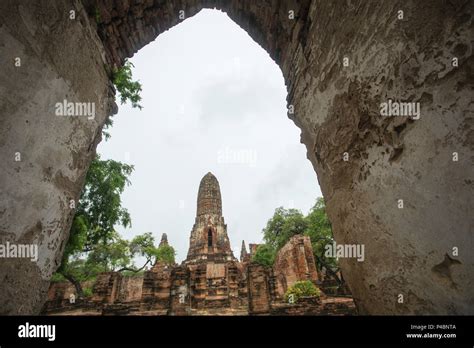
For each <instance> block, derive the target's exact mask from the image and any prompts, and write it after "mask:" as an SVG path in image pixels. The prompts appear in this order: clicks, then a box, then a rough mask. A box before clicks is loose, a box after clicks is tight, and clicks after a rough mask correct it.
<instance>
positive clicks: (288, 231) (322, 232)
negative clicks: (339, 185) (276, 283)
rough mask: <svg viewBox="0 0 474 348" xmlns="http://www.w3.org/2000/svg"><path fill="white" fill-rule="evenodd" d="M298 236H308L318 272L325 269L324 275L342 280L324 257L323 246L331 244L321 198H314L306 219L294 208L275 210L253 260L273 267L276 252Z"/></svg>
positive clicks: (335, 264)
mask: <svg viewBox="0 0 474 348" xmlns="http://www.w3.org/2000/svg"><path fill="white" fill-rule="evenodd" d="M298 234H300V235H307V236H309V237H310V239H311V244H312V247H313V252H314V256H315V259H316V266H317V268H318V270H320V271H321V270H322V269H323V268H324V269H326V271H327V272H328V274H329V275H330V276H332V277H333V278H335V279H336V280H337V281H338V282H339V284H341V283H342V280H341V279H339V277H338V275H337V271H338V270H339V266H338V262H337V260H336V259H335V258H330V257H326V256H325V251H326V250H325V247H326V245H327V244H332V243H333V241H334V239H333V233H332V227H331V223H330V221H329V219H328V216H327V214H326V206H325V204H324V199H323V198H322V197H319V198H317V200H316V203H315V205H314V206H313V207H312V208H311V210H310V212H309V213H308V215H307V216H304V215H303V214H302V213H301V212H300V211H299V210H297V209H285V208H283V207H279V208H277V209H275V213H274V214H273V216H272V217H271V219H270V220H268V222H267V225H266V227H265V228H264V229H263V239H264V242H265V244H263V245H261V246H260V247H259V249H260V248H262V249H261V251H260V253H259V251H258V249H257V252H256V255H255V256H254V258H253V260H255V261H257V260H258V262H259V263H262V264H270V262H271V264H273V260H274V257H275V255H276V253H277V252H278V251H279V250H280V249H281V248H282V247H283V246H284V245H285V244H286V243H287V242H288V241H289V240H290V238H291V237H293V236H294V235H298ZM257 255H258V256H257Z"/></svg>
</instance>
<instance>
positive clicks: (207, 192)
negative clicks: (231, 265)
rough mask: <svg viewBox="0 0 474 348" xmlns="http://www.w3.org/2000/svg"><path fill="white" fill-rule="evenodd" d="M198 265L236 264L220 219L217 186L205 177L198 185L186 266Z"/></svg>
mask: <svg viewBox="0 0 474 348" xmlns="http://www.w3.org/2000/svg"><path fill="white" fill-rule="evenodd" d="M199 261H214V262H226V261H237V259H236V258H235V257H234V255H233V253H232V250H231V248H230V243H229V237H228V236H227V225H226V224H225V223H224V217H223V216H222V199H221V190H220V187H219V182H218V181H217V179H216V177H215V176H214V175H213V174H212V173H210V172H209V173H207V174H206V175H204V177H203V178H202V179H201V183H200V184H199V191H198V198H197V212H196V220H195V223H194V226H193V229H192V231H191V236H190V238H189V250H188V256H187V258H186V260H185V261H184V262H185V263H186V264H189V263H196V262H199Z"/></svg>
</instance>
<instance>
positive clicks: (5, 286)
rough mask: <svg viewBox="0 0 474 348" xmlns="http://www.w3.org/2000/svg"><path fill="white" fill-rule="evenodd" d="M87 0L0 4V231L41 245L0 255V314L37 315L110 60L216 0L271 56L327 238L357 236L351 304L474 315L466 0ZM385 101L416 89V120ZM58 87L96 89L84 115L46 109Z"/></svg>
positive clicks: (346, 267)
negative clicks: (314, 182) (360, 254)
mask: <svg viewBox="0 0 474 348" xmlns="http://www.w3.org/2000/svg"><path fill="white" fill-rule="evenodd" d="M83 3H84V5H85V7H86V8H87V10H88V11H89V13H90V15H91V18H94V17H97V18H96V19H97V20H98V22H99V23H98V25H97V24H96V23H95V20H96V19H89V18H87V17H86V16H85V15H84V14H83V11H81V8H82V6H81V3H80V2H79V1H73V0H65V1H58V2H51V1H46V0H38V1H26V0H20V1H13V0H4V1H2V2H1V3H0V37H1V41H0V42H1V45H0V63H1V64H0V67H1V68H0V80H1V81H2V85H1V87H0V88H1V89H2V90H1V93H0V98H1V100H0V101H1V103H0V108H1V109H0V113H1V118H0V120H1V121H0V122H1V127H0V139H1V140H0V160H1V161H2V163H3V165H2V166H1V168H0V179H1V186H2V191H1V193H0V237H1V240H2V242H4V241H6V240H9V241H16V242H23V243H37V244H38V245H39V248H40V259H39V260H38V262H36V263H32V262H30V261H26V260H15V259H11V260H2V263H1V265H0V279H1V280H2V282H1V284H2V286H1V288H0V312H1V313H2V314H13V313H33V312H38V311H39V309H40V308H41V305H42V302H43V301H44V299H45V297H46V290H47V286H48V279H49V277H50V275H51V273H52V272H53V271H54V270H55V269H56V267H57V266H58V264H59V261H60V259H61V253H62V250H63V248H64V242H65V240H66V239H67V234H68V230H69V224H70V221H71V217H72V215H73V211H71V210H70V209H69V201H70V200H71V199H77V198H78V195H79V192H80V188H81V185H82V182H83V178H84V174H85V172H86V170H87V167H88V164H89V162H90V160H91V158H92V156H93V153H94V149H95V146H96V144H97V142H98V141H99V140H100V128H101V126H102V125H103V123H104V121H105V116H106V109H109V110H112V109H113V104H110V100H109V96H110V93H113V91H111V90H109V87H108V86H109V85H108V78H107V76H106V72H110V71H111V69H112V67H113V66H114V65H120V64H121V63H122V62H123V59H124V58H126V57H130V56H131V55H133V53H134V52H136V51H137V50H138V49H140V48H141V47H143V46H144V45H146V44H147V43H149V42H150V41H152V40H153V39H154V38H155V37H156V36H157V35H158V34H159V33H161V32H163V31H165V30H167V29H169V28H170V27H171V26H173V25H175V24H177V23H179V22H180V19H179V17H178V15H179V10H184V11H185V15H186V17H189V16H191V15H193V14H195V13H197V12H198V11H199V10H200V9H201V8H202V7H213V6H216V7H217V8H220V9H222V10H224V11H226V12H227V13H228V15H229V16H230V18H232V19H233V20H234V21H235V22H236V23H238V24H239V25H240V26H242V27H243V28H244V29H245V30H247V31H248V33H249V34H250V36H251V37H252V38H253V39H254V40H255V41H256V42H258V43H259V44H260V45H262V47H263V48H264V49H266V50H267V51H268V52H269V54H270V56H271V57H272V58H273V59H274V60H275V61H276V62H277V63H278V64H279V65H280V67H281V69H282V72H283V75H284V77H285V81H286V84H287V87H288V104H289V105H291V107H290V109H293V108H294V112H293V113H291V112H290V115H289V116H290V117H291V118H292V119H293V120H294V122H295V124H296V125H297V126H298V127H299V128H300V129H301V131H302V135H301V140H302V142H303V143H304V144H305V145H306V147H307V150H308V158H309V159H310V161H311V162H312V164H313V166H314V168H315V170H316V172H317V174H318V179H319V182H320V185H321V188H322V191H323V194H324V196H325V199H326V203H327V208H328V214H329V217H330V219H331V221H332V223H333V228H334V233H335V238H336V241H337V243H350V244H353V243H358V244H363V245H364V246H365V260H364V262H358V261H356V260H353V259H342V260H341V265H342V269H343V273H344V275H345V277H346V279H347V282H348V283H349V285H350V287H351V290H352V291H353V294H354V297H355V299H356V301H357V303H358V305H359V308H360V309H361V312H362V313H372V314H389V313H400V314H416V313H419V314H421V313H423V314H456V313H457V314H467V313H470V314H472V313H474V287H473V286H472V284H473V281H474V275H473V272H472V270H473V269H474V267H473V266H474V254H473V253H472V252H470V251H471V250H472V249H473V240H472V236H471V234H470V230H471V229H472V222H473V220H472V213H471V212H470V211H469V209H470V206H472V201H471V199H472V197H473V196H474V195H473V190H472V175H471V174H470V171H469V169H470V167H469V165H470V163H471V162H470V161H471V160H472V151H473V143H472V119H473V104H472V89H473V80H474V78H473V74H472V66H473V55H472V43H471V40H472V13H473V12H474V8H473V7H474V2H472V1H469V0H465V1H463V0H459V1H443V0H428V1H423V2H421V1H416V0H409V1H394V0H386V1H376V0H371V1H363V0H358V1H357V0H354V1H325V0H313V1H310V0H305V1H298V2H297V1H282V2H277V1H272V0H265V1H263V0H262V1H258V2H250V1H238V0H236V1H231V2H227V1H197V0H182V1H161V0H159V1H151V0H146V1H132V0H120V1H112V0H107V1H93V0H84V1H83ZM71 8H74V9H76V10H77V12H78V17H77V18H76V20H74V21H71V20H70V19H69V17H68V14H69V10H70V9H71ZM96 9H97V11H95V10H96ZM290 10H291V11H294V14H295V16H294V19H290V18H289V13H288V11H290ZM400 10H402V11H403V13H404V17H403V19H398V16H399V11H400ZM96 12H98V15H97V16H96V15H95V13H96ZM96 29H97V32H98V33H99V37H100V39H101V40H99V39H98V37H97V35H96ZM17 56H18V57H22V66H21V68H16V67H15V66H14V59H15V57H17ZM453 57H457V58H458V59H459V64H458V66H457V67H455V66H453V65H452V58H453ZM344 58H347V59H348V60H347V61H346V62H348V66H344V65H343V62H344V61H343V59H344ZM91 77H93V78H91ZM389 98H391V99H393V100H396V101H410V102H420V104H421V118H420V119H418V120H409V119H408V118H403V117H390V118H388V117H381V116H380V110H379V108H380V103H381V102H387V101H388V99H389ZM63 99H71V100H72V101H93V102H95V103H96V106H97V107H96V110H97V112H96V117H95V119H94V120H87V119H84V118H80V117H76V118H67V117H65V118H62V117H57V116H55V115H54V113H53V111H54V104H55V103H56V102H58V101H62V100H63ZM15 152H20V153H21V154H22V160H21V161H20V162H14V158H15ZM344 152H347V156H348V157H347V161H344V160H343V158H344ZM454 152H456V153H457V155H458V161H457V162H454V161H453V160H452V158H453V153H454ZM400 199H402V200H403V202H404V207H403V209H399V208H398V206H397V204H398V200H400ZM454 247H457V248H459V254H458V255H457V256H456V255H453V248H454ZM446 255H447V256H446ZM399 295H403V297H404V301H403V303H399V302H398V301H397V299H398V298H399Z"/></svg>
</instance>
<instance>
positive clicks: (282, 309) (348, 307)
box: [270, 297, 357, 315]
mask: <svg viewBox="0 0 474 348" xmlns="http://www.w3.org/2000/svg"><path fill="white" fill-rule="evenodd" d="M270 315H357V309H356V307H355V304H354V301H353V300H352V299H351V298H340V297H339V298H337V297H323V298H322V299H320V298H318V297H302V298H300V299H299V300H298V302H297V303H294V304H289V303H278V304H274V305H273V306H272V308H271V311H270Z"/></svg>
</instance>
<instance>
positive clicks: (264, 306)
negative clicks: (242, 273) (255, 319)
mask: <svg viewBox="0 0 474 348" xmlns="http://www.w3.org/2000/svg"><path fill="white" fill-rule="evenodd" d="M272 278H273V272H272V269H271V268H270V267H265V266H262V265H259V264H257V263H250V264H249V265H248V266H247V286H248V307H249V314H250V315H259V314H268V313H270V309H271V306H272V299H273V298H274V297H275V291H274V284H273V282H272Z"/></svg>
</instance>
